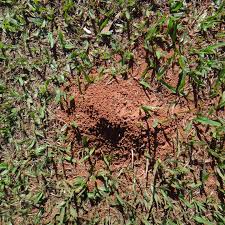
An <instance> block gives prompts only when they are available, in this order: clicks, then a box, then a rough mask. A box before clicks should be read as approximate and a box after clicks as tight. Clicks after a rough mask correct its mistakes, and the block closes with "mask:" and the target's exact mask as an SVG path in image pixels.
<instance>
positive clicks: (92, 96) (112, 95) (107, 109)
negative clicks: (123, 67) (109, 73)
mask: <svg viewBox="0 0 225 225" xmlns="http://www.w3.org/2000/svg"><path fill="white" fill-rule="evenodd" d="M69 92H70V95H72V96H74V103H75V107H73V108H72V110H69V111H70V112H69V113H68V112H67V113H66V112H65V111H64V112H62V111H61V112H60V113H59V117H60V120H61V121H64V122H66V123H67V124H68V123H71V121H75V122H76V124H77V125H78V128H77V129H75V132H74V130H73V131H72V132H71V133H72V136H71V138H72V139H73V140H75V143H77V144H78V146H79V145H80V144H82V139H83V137H87V139H88V144H89V146H94V147H96V150H100V151H107V152H111V151H112V150H113V153H114V154H116V152H117V151H115V150H118V151H119V152H121V150H125V151H123V154H126V152H127V153H129V152H130V151H131V150H133V151H134V153H138V155H139V154H140V153H141V152H143V150H145V149H148V150H149V152H151V154H152V156H153V157H154V158H155V157H156V158H157V157H160V158H164V157H166V156H167V155H168V154H171V153H172V152H173V151H174V142H175V141H174V140H175V139H176V135H177V131H179V132H181V133H182V130H183V127H184V124H185V123H186V121H187V120H188V118H187V113H185V112H187V111H188V110H189V107H188V105H187V103H186V102H182V101H179V103H178V104H177V103H174V102H176V99H177V97H176V96H175V95H168V94H166V95H163V94H162V93H161V92H158V91H157V88H155V89H154V90H148V91H146V90H144V89H143V88H142V86H141V85H140V83H139V81H138V80H136V79H134V78H132V77H130V78H129V79H126V80H124V79H119V78H118V79H114V80H111V81H109V80H107V79H103V80H102V81H98V82H96V83H94V84H90V85H89V86H88V88H87V89H86V91H84V92H83V94H81V93H80V92H79V90H78V88H77V87H76V85H75V86H73V85H72V88H71V89H70V91H69ZM71 92H72V93H71ZM142 106H150V107H151V108H153V109H155V110H153V111H151V112H150V115H148V117H147V116H146V113H145V112H144V110H143V108H142ZM188 115H189V116H192V115H191V113H188ZM156 121H158V125H155V126H153V124H155V122H156ZM75 151H76V150H75ZM119 152H118V153H119ZM124 156H125V155H124Z"/></svg>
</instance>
